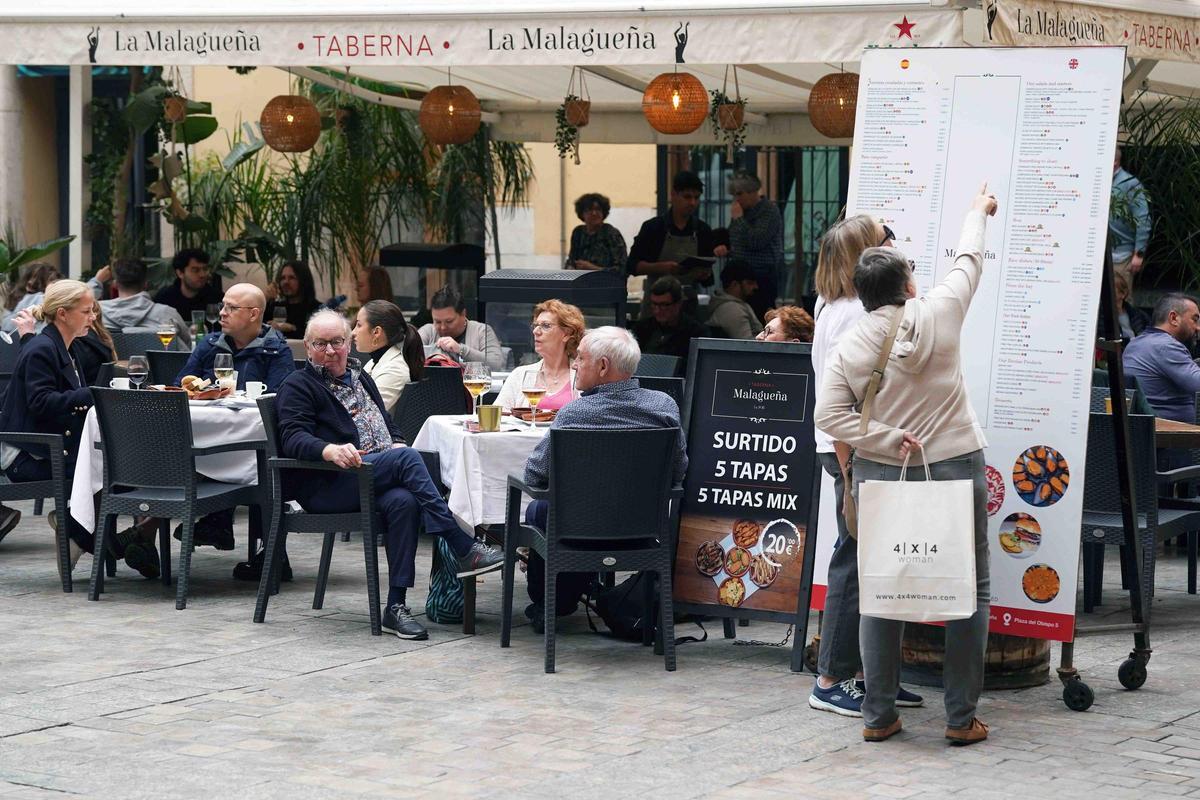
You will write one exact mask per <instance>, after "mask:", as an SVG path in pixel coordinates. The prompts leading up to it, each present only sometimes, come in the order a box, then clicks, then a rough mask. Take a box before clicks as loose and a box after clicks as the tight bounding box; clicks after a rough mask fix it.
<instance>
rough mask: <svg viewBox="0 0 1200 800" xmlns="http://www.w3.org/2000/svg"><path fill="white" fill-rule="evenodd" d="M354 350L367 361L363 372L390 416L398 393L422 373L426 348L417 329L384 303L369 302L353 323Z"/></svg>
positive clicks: (398, 308)
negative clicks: (370, 381) (381, 399)
mask: <svg viewBox="0 0 1200 800" xmlns="http://www.w3.org/2000/svg"><path fill="white" fill-rule="evenodd" d="M353 334H354V346H355V348H356V349H357V350H358V352H359V353H362V354H363V355H364V356H366V357H367V359H368V360H367V362H366V363H365V364H364V366H363V372H365V373H367V374H368V375H370V376H371V378H372V379H373V380H374V381H375V385H376V386H377V387H378V388H379V396H380V397H382V398H383V404H384V405H385V406H387V410H388V411H389V412H390V411H391V410H392V409H393V408H395V406H396V401H397V400H399V399H400V392H401V390H402V389H404V387H405V386H406V385H407V384H408V383H409V382H410V381H419V380H421V376H422V374H423V373H424V372H425V348H424V347H422V345H421V337H420V335H419V334H418V333H417V329H416V328H414V327H413V326H412V325H409V324H408V323H407V322H406V321H405V320H404V312H403V311H401V310H400V307H399V306H397V305H396V304H395V303H391V302H389V301H387V300H371V301H370V302H368V303H367V304H366V305H364V306H363V307H362V308H361V309H359V311H358V317H357V318H356V319H355V320H354V330H353Z"/></svg>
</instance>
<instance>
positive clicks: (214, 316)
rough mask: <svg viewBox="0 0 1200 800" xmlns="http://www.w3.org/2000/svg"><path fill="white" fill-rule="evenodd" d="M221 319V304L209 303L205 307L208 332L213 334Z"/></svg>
mask: <svg viewBox="0 0 1200 800" xmlns="http://www.w3.org/2000/svg"><path fill="white" fill-rule="evenodd" d="M220 319H221V304H220V303H209V304H208V305H206V306H205V307H204V321H205V322H207V323H208V332H209V333H212V331H213V326H214V325H216V324H217V322H218V321H219V320H220Z"/></svg>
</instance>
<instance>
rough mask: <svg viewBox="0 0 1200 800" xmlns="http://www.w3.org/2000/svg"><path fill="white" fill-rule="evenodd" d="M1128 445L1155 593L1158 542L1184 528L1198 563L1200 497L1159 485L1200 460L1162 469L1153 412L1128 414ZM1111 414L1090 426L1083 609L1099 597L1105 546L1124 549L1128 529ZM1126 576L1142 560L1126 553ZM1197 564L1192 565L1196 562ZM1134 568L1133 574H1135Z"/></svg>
mask: <svg viewBox="0 0 1200 800" xmlns="http://www.w3.org/2000/svg"><path fill="white" fill-rule="evenodd" d="M1129 433H1130V440H1129V449H1130V461H1131V462H1132V464H1133V486H1134V493H1135V494H1136V496H1137V509H1136V511H1137V515H1138V534H1139V536H1140V538H1141V544H1142V564H1141V572H1142V580H1143V586H1144V589H1145V591H1146V592H1148V593H1149V594H1150V595H1153V594H1154V572H1155V569H1154V568H1155V561H1156V554H1155V548H1156V545H1157V542H1159V541H1161V540H1163V539H1168V538H1171V537H1173V536H1180V535H1183V534H1186V535H1187V536H1188V542H1189V545H1190V551H1191V553H1192V554H1193V557H1192V559H1189V561H1190V564H1189V566H1190V565H1191V564H1194V554H1195V552H1196V531H1197V530H1200V501H1197V500H1194V499H1193V500H1177V499H1172V498H1166V497H1159V495H1158V488H1159V486H1162V485H1169V484H1172V483H1176V482H1179V481H1183V480H1188V479H1195V478H1196V477H1198V476H1200V466H1192V467H1182V468H1180V469H1174V470H1168V471H1166V472H1158V471H1157V470H1156V469H1155V449H1154V417H1152V416H1149V415H1147V414H1130V415H1129ZM1113 436H1114V431H1113V416H1112V415H1111V414H1104V413H1093V414H1092V415H1091V420H1090V425H1089V427H1088V448H1087V483H1086V484H1085V486H1084V489H1083V520H1082V525H1081V536H1082V542H1083V550H1084V553H1083V604H1084V605H1083V610H1084V611H1085V612H1091V611H1092V609H1093V608H1095V606H1097V605H1099V604H1100V601H1101V584H1102V582H1103V580H1102V579H1103V574H1104V547H1105V545H1118V546H1121V548H1122V550H1124V549H1125V548H1124V544H1125V529H1124V524H1123V522H1122V518H1121V491H1120V484H1119V483H1118V480H1117V456H1116V445H1115V443H1114V438H1113ZM1033 514H1034V516H1035V517H1036V516H1037V511H1036V510H1034V512H1033ZM1122 569H1123V570H1124V571H1126V573H1127V574H1126V575H1124V576H1123V577H1125V578H1126V581H1128V580H1132V579H1133V578H1134V576H1135V574H1136V573H1134V572H1132V571H1135V570H1137V569H1138V565H1135V564H1133V563H1132V559H1131V558H1130V557H1129V554H1128V553H1123V554H1122ZM1192 569H1193V570H1194V567H1192ZM1131 573H1132V574H1131Z"/></svg>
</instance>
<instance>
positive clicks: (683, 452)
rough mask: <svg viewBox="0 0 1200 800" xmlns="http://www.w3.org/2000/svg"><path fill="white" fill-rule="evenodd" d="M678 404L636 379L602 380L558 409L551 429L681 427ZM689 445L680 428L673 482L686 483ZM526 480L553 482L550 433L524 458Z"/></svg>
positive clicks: (543, 484) (540, 485) (543, 483)
mask: <svg viewBox="0 0 1200 800" xmlns="http://www.w3.org/2000/svg"><path fill="white" fill-rule="evenodd" d="M679 427H680V425H679V406H678V405H676V403H675V401H674V400H673V399H672V398H671V396H670V395H668V394H666V393H664V392H656V391H653V390H651V389H643V388H641V387H640V386H639V385H638V382H637V381H636V380H634V379H632V378H631V379H630V380H625V381H615V382H613V383H602V384H600V385H599V386H595V387H593V388H591V389H588V390H587V391H586V392H584V393H583V395H581V396H580V397H579V398H578V399H576V400H573V401H572V402H570V403H567V404H566V405H565V406H563V407H562V410H560V411H559V412H558V416H556V417H555V418H554V422H552V423H550V429H551V430H553V429H555V428H584V429H588V430H601V429H606V428H611V429H621V428H679ZM687 465H688V458H687V445H686V443H685V442H684V439H683V430H682V428H680V431H679V438H678V442H677V443H676V446H675V468H674V469H673V470H672V472H671V474H672V475H673V476H674V480H673V483H674V484H675V485H680V484H682V483H683V476H684V474H685V473H686V472H687ZM525 482H526V483H527V484H529V485H530V486H533V487H535V488H544V487H546V486H549V485H550V437H549V435H547V436H544V437H542V440H541V441H540V442H538V445H537V447H535V448H534V450H533V452H532V453H530V454H529V460H528V461H526V462H525Z"/></svg>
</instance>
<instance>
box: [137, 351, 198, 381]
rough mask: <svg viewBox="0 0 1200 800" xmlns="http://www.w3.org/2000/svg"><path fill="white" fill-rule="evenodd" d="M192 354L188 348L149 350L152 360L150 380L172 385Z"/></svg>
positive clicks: (148, 353)
mask: <svg viewBox="0 0 1200 800" xmlns="http://www.w3.org/2000/svg"><path fill="white" fill-rule="evenodd" d="M191 357H192V354H191V353H189V352H188V351H186V350H182V351H181V350H147V351H146V358H147V359H149V360H150V382H151V383H162V384H166V385H171V384H173V383H175V378H176V377H178V376H179V373H180V372H181V371H182V370H183V368H184V367H185V366H187V362H188V359H189V358H191Z"/></svg>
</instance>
